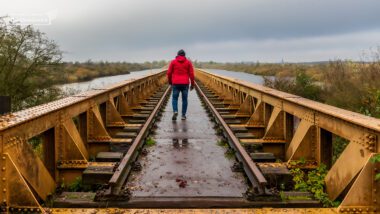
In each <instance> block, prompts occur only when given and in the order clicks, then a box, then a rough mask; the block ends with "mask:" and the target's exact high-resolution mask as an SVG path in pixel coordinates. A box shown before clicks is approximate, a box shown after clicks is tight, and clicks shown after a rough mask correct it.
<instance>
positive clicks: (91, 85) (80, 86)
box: [60, 69, 263, 94]
mask: <svg viewBox="0 0 380 214" xmlns="http://www.w3.org/2000/svg"><path fill="white" fill-rule="evenodd" d="M204 70H206V71H209V72H211V73H215V74H220V75H223V76H228V77H232V78H236V79H240V80H245V81H247V82H251V83H256V84H262V83H263V78H262V77H261V76H258V75H253V74H247V73H243V72H235V71H226V70H218V69H204ZM158 71H160V69H149V70H143V71H134V72H131V73H130V74H122V75H116V76H108V77H99V78H96V79H93V80H90V81H87V82H78V83H68V84H64V85H61V86H60V87H61V88H62V89H63V90H64V91H65V92H67V93H69V94H76V93H79V92H83V91H88V90H91V89H96V88H101V87H103V86H106V85H110V84H114V83H118V82H121V81H124V80H128V79H133V78H139V77H143V76H145V75H148V74H151V73H155V72H158Z"/></svg>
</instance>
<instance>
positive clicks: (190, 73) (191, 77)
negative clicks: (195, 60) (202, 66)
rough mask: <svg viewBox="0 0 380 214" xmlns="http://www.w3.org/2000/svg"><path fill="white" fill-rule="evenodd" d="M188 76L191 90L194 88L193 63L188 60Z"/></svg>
mask: <svg viewBox="0 0 380 214" xmlns="http://www.w3.org/2000/svg"><path fill="white" fill-rule="evenodd" d="M189 64H190V65H189V77H190V81H191V85H190V90H193V89H194V85H195V82H194V67H193V64H192V63H191V62H190V61H189Z"/></svg>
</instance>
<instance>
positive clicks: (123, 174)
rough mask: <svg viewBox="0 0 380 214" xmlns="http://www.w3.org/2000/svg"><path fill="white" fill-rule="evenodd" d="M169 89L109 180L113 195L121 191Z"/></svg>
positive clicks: (168, 89)
mask: <svg viewBox="0 0 380 214" xmlns="http://www.w3.org/2000/svg"><path fill="white" fill-rule="evenodd" d="M169 91H170V87H168V88H167V89H166V90H165V92H164V94H163V95H162V97H161V99H160V101H159V102H158V103H157V105H156V107H155V108H154V109H153V111H152V113H151V114H150V116H149V117H148V119H147V121H146V122H145V123H144V125H143V127H142V128H141V130H140V132H139V134H138V135H137V136H136V138H135V139H134V141H133V142H132V145H131V147H130V148H129V150H128V152H127V153H126V154H125V155H124V157H123V159H122V160H121V162H120V164H119V166H118V167H117V169H116V171H115V173H114V174H113V175H112V177H111V179H110V181H109V185H110V187H111V194H112V195H118V194H119V193H120V191H121V188H122V186H123V184H124V182H125V180H126V179H127V177H128V174H129V172H130V170H131V163H132V162H133V161H134V160H135V159H136V158H137V156H138V149H139V148H140V147H141V146H142V142H143V139H144V138H145V137H146V135H147V134H148V130H149V129H150V128H151V126H152V122H153V120H154V118H155V117H156V115H157V113H158V111H159V109H160V108H161V106H162V104H163V102H164V101H165V99H166V96H167V94H168V93H169Z"/></svg>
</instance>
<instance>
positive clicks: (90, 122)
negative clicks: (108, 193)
mask: <svg viewBox="0 0 380 214" xmlns="http://www.w3.org/2000/svg"><path fill="white" fill-rule="evenodd" d="M166 82H167V80H166V77H165V71H164V70H163V71H160V72H155V73H152V74H149V75H146V76H145V77H142V78H139V79H131V80H127V81H123V82H121V83H117V84H114V85H111V86H106V87H98V88H95V89H93V90H90V91H87V92H83V93H80V94H77V95H73V96H69V97H66V98H63V99H60V100H57V101H53V102H50V103H47V104H43V105H40V106H36V107H33V108H29V109H26V110H23V111H19V112H15V113H12V114H8V115H5V116H0V145H1V146H0V148H1V161H0V168H1V175H0V177H1V182H0V190H1V192H0V200H1V203H2V206H9V207H14V208H17V207H25V206H26V207H28V206H30V207H36V206H39V202H40V200H43V201H45V200H46V199H47V198H48V196H49V195H51V194H52V193H53V192H54V191H55V190H56V187H57V185H58V184H61V183H66V184H67V183H71V182H73V181H74V180H75V179H76V177H78V176H80V175H81V172H82V171H83V170H84V169H85V168H86V167H87V166H88V164H89V162H88V161H89V159H90V158H93V157H94V156H95V155H96V154H97V153H98V152H99V151H102V150H103V151H104V149H105V150H107V148H109V144H110V143H112V142H116V143H117V142H119V141H120V142H121V141H123V139H115V138H112V137H111V136H112V130H113V128H115V129H117V128H120V129H122V128H124V127H126V126H128V125H129V124H126V123H125V121H124V120H123V118H122V117H123V116H127V115H130V114H132V108H133V107H135V106H138V105H139V101H141V100H143V99H145V98H147V97H148V96H150V95H151V94H153V93H154V92H155V91H156V90H157V89H158V88H159V87H160V86H161V85H163V84H166ZM127 143H128V142H127ZM33 146H35V147H36V148H34V149H33Z"/></svg>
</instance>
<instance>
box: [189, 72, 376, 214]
mask: <svg viewBox="0 0 380 214" xmlns="http://www.w3.org/2000/svg"><path fill="white" fill-rule="evenodd" d="M196 77H197V79H198V80H199V81H201V82H202V83H203V84H205V85H206V86H208V87H209V88H211V89H213V90H214V91H216V92H217V93H218V94H220V95H221V96H222V97H223V98H225V99H228V100H232V101H233V102H234V103H235V104H238V105H239V110H238V111H237V113H236V115H239V114H240V115H248V116H249V117H250V119H249V120H248V121H247V123H246V124H245V126H247V127H251V128H255V127H257V128H264V131H263V132H262V134H261V136H259V139H255V140H254V141H251V142H250V143H255V142H256V143H264V144H265V145H271V144H272V145H273V144H276V143H279V142H283V143H284V149H283V150H281V151H275V152H277V154H276V155H277V156H279V157H282V158H283V159H285V160H286V161H288V162H290V161H292V160H299V159H305V160H307V162H308V163H315V164H316V165H319V164H321V163H324V164H326V165H327V166H328V168H329V171H328V174H327V176H326V178H325V183H326V188H327V192H328V194H329V197H330V198H331V199H332V200H335V199H337V198H339V199H342V200H343V201H342V203H341V206H340V208H341V211H353V210H354V209H357V210H358V211H359V210H362V211H365V210H367V209H368V210H374V209H376V208H377V209H379V203H380V201H379V200H380V193H379V191H380V188H379V187H380V182H379V181H376V180H375V174H376V173H379V164H375V163H372V162H371V161H370V158H371V157H373V156H374V155H376V154H378V153H379V151H380V145H379V142H378V141H379V137H380V120H379V119H376V118H372V117H368V116H365V115H362V114H358V113H355V112H351V111H347V110H343V109H340V108H336V107H333V106H330V105H326V104H323V103H319V102H315V101H312V100H309V99H305V98H302V97H300V96H296V95H293V94H288V93H285V92H281V91H278V90H275V89H272V88H268V87H265V86H262V85H257V84H252V83H248V82H245V81H241V80H237V79H233V78H229V77H225V76H221V75H216V74H212V73H209V72H207V71H205V70H201V69H198V70H197V71H196ZM259 135H260V134H259ZM333 136H340V137H342V138H344V139H346V140H348V141H349V144H348V145H347V147H346V148H345V149H344V151H343V152H342V153H341V155H340V156H339V158H338V159H337V160H336V161H335V163H332V156H333V154H332V153H333Z"/></svg>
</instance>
